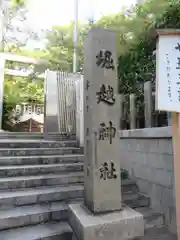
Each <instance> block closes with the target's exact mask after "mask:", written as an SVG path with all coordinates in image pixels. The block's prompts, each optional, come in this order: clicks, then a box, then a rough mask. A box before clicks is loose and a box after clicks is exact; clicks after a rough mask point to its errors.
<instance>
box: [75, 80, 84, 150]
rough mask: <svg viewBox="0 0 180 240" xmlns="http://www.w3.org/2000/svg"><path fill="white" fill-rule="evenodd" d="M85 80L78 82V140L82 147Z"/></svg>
mask: <svg viewBox="0 0 180 240" xmlns="http://www.w3.org/2000/svg"><path fill="white" fill-rule="evenodd" d="M83 81H84V78H83V76H82V75H79V76H78V79H77V81H76V138H77V141H78V144H79V146H80V147H82V148H83V147H84V106H83V105H84V84H83Z"/></svg>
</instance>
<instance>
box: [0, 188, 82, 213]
mask: <svg viewBox="0 0 180 240" xmlns="http://www.w3.org/2000/svg"><path fill="white" fill-rule="evenodd" d="M83 195H84V186H83V185H77V184H75V185H68V186H54V187H52V186H44V187H36V188H27V189H25V191H24V190H14V191H9V190H7V191H6V192H4V191H3V192H0V209H1V210H2V209H11V208H13V207H17V206H23V205H31V204H40V203H47V202H57V201H65V202H69V200H73V199H75V200H77V199H82V198H83Z"/></svg>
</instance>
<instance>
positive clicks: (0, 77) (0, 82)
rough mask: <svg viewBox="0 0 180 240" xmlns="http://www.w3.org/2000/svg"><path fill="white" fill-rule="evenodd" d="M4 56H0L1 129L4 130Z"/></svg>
mask: <svg viewBox="0 0 180 240" xmlns="http://www.w3.org/2000/svg"><path fill="white" fill-rule="evenodd" d="M5 62H6V61H5V60H4V58H0V130H2V117H3V101H4V67H5Z"/></svg>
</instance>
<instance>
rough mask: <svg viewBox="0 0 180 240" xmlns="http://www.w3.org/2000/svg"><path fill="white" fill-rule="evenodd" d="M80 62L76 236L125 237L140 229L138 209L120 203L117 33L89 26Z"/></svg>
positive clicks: (84, 238) (72, 213)
mask: <svg viewBox="0 0 180 240" xmlns="http://www.w3.org/2000/svg"><path fill="white" fill-rule="evenodd" d="M84 54H85V56H84V59H85V62H84V136H85V137H84V140H85V141H84V145H85V165H84V174H85V190H84V191H85V195H84V204H83V205H81V204H72V205H70V206H69V209H70V218H69V222H70V225H71V227H72V229H73V231H74V233H75V235H76V237H77V239H78V240H92V239H93V240H109V239H111V240H119V239H121V240H127V239H134V237H140V236H142V235H143V234H144V222H143V217H142V215H141V214H139V213H137V212H135V211H134V210H132V209H130V208H128V207H123V208H122V204H121V189H120V188H121V180H120V159H119V156H120V154H119V136H118V128H119V119H120V105H119V98H118V93H117V89H118V87H117V86H118V82H117V69H116V66H117V62H116V35H115V33H114V32H112V31H109V30H104V29H95V28H93V29H91V30H90V32H89V34H88V37H87V39H86V42H85V53H84Z"/></svg>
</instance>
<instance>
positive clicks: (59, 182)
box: [0, 136, 84, 240]
mask: <svg viewBox="0 0 180 240" xmlns="http://www.w3.org/2000/svg"><path fill="white" fill-rule="evenodd" d="M83 162H84V156H83V155H82V151H81V150H80V149H79V148H77V145H76V141H75V140H71V139H70V140H69V139H68V140H67V139H66V137H63V139H62V140H61V141H59V142H57V141H56V142H55V141H45V140H42V139H40V138H39V139H35V140H34V139H31V136H30V138H28V137H27V138H26V139H22V138H20V137H19V138H16V139H15V137H14V139H10V138H8V139H1V140H0V240H20V239H22V240H24V239H26V240H37V239H38V240H40V239H44V240H45V239H46V240H49V239H51V240H52V239H60V240H61V239H63V240H65V239H67V240H68V239H71V237H72V232H71V228H70V226H69V225H68V223H67V218H68V203H70V202H73V201H80V200H82V197H83V180H84V176H83V175H84V174H83Z"/></svg>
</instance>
